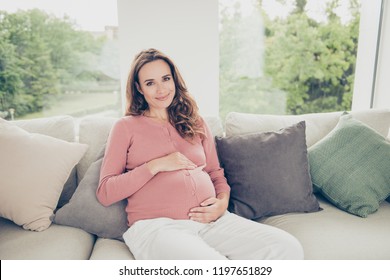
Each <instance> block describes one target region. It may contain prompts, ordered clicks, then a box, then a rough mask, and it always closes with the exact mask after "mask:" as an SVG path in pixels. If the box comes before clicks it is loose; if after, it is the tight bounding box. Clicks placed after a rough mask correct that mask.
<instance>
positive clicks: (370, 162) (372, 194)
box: [309, 114, 390, 217]
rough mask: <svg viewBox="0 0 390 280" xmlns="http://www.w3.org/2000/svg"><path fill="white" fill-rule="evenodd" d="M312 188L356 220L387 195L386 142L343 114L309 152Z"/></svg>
mask: <svg viewBox="0 0 390 280" xmlns="http://www.w3.org/2000/svg"><path fill="white" fill-rule="evenodd" d="M309 163H310V172H311V176H312V180H313V183H314V185H315V186H316V188H318V189H319V191H320V192H321V193H322V194H323V195H324V196H326V197H327V198H328V199H329V200H330V201H331V202H332V203H333V204H335V205H336V206H337V207H339V208H340V209H343V210H345V211H348V212H349V213H352V214H355V215H358V216H360V217H367V215H369V214H372V213H373V212H375V211H377V209H378V208H379V204H380V203H381V202H382V201H383V200H385V199H386V198H387V197H388V196H389V195H390V142H388V141H387V140H386V139H385V137H383V136H382V135H380V134H379V133H377V132H376V131H374V130H373V129H371V128H370V127H368V126H367V125H365V124H364V123H362V122H360V121H358V120H356V119H355V118H353V117H352V116H351V115H349V114H347V115H344V116H342V117H341V118H340V121H339V123H338V124H337V126H336V128H335V129H334V130H332V131H331V132H330V133H329V134H328V135H327V136H326V137H325V138H323V139H322V140H321V141H319V142H318V143H316V144H315V145H313V146H312V147H311V148H309Z"/></svg>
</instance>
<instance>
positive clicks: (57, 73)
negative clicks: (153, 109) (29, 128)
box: [0, 9, 120, 119]
mask: <svg viewBox="0 0 390 280" xmlns="http://www.w3.org/2000/svg"><path fill="white" fill-rule="evenodd" d="M113 42H114V41H113V40H110V38H108V37H107V36H94V34H92V33H90V32H86V31H80V30H77V29H76V28H75V24H74V23H73V22H72V21H71V19H69V18H66V17H65V18H56V17H54V16H52V15H49V14H47V13H45V12H44V11H41V10H38V9H33V10H28V11H22V10H19V11H18V12H15V13H7V12H5V11H0V117H3V118H7V119H10V118H11V117H15V118H33V117H41V116H47V115H58V114H70V115H74V116H81V115H85V114H86V113H93V112H99V111H101V110H107V109H114V110H115V109H118V108H120V105H118V103H119V102H120V97H119V92H120V88H119V85H120V83H119V70H118V71H117V72H118V73H115V70H114V71H113V70H112V69H115V67H116V66H117V65H118V63H115V62H113V61H114V60H115V55H117V54H115V43H113ZM113 44H114V45H113ZM112 52H114V53H112ZM104 53H106V55H105V56H104ZM104 57H111V58H109V59H108V61H107V59H106V61H104ZM110 63H111V64H112V63H114V67H111V68H110V67H107V64H108V65H109V64H110ZM118 68H119V67H118ZM115 92H117V95H118V96H116V97H115V96H113V95H115ZM107 93H108V94H107Z"/></svg>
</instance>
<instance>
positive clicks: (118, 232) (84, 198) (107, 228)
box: [53, 150, 128, 240]
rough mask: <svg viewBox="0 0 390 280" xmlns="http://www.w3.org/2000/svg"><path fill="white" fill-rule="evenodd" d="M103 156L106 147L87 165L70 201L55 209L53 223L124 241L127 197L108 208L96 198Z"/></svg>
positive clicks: (126, 227)
mask: <svg viewBox="0 0 390 280" xmlns="http://www.w3.org/2000/svg"><path fill="white" fill-rule="evenodd" d="M103 155H104V150H102V152H101V153H100V154H99V155H98V159H97V160H96V161H95V162H94V163H92V165H91V166H90V167H89V168H88V170H87V173H85V176H84V178H83V179H82V180H81V182H80V184H79V186H78V187H77V190H76V192H75V193H74V194H73V196H72V198H71V199H70V201H69V203H68V204H66V205H65V206H63V207H62V208H61V209H59V210H58V211H57V212H56V214H55V216H54V219H53V222H54V223H56V224H60V225H67V226H72V227H77V228H80V229H83V230H85V231H87V232H89V233H93V234H95V235H97V236H99V237H104V238H113V239H119V240H123V238H122V235H123V233H124V232H125V231H126V230H127V229H128V226H127V214H126V210H125V208H126V205H127V202H126V200H122V201H120V202H117V203H115V204H113V205H111V206H108V207H105V206H103V205H102V204H100V202H99V201H98V200H97V198H96V189H97V187H98V185H99V176H100V167H101V165H102V161H103Z"/></svg>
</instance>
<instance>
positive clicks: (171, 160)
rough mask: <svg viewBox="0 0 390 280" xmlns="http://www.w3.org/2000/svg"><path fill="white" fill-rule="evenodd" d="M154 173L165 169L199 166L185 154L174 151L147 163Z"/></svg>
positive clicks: (172, 169)
mask: <svg viewBox="0 0 390 280" xmlns="http://www.w3.org/2000/svg"><path fill="white" fill-rule="evenodd" d="M147 166H148V168H149V170H150V171H151V172H152V174H153V175H156V174H157V173H158V172H163V171H175V170H180V169H195V168H196V167H197V166H196V164H195V163H193V162H192V161H191V160H189V159H188V158H187V157H186V156H185V155H183V154H182V153H179V152H174V153H171V154H169V155H166V156H164V157H161V158H156V159H153V160H151V161H149V162H148V163H147Z"/></svg>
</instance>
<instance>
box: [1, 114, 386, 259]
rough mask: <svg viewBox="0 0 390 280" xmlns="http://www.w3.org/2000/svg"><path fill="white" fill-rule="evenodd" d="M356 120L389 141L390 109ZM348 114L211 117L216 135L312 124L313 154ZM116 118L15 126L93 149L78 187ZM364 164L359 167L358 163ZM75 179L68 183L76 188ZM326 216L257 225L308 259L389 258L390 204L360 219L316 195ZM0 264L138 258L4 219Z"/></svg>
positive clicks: (65, 232) (61, 230) (118, 246)
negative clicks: (279, 232)
mask: <svg viewBox="0 0 390 280" xmlns="http://www.w3.org/2000/svg"><path fill="white" fill-rule="evenodd" d="M351 113H352V114H353V116H354V117H356V118H357V119H359V120H361V121H362V122H364V123H366V124H367V125H369V126H371V127H373V128H374V129H375V130H377V131H378V132H379V133H381V134H382V135H386V136H387V137H388V136H389V135H388V133H389V125H390V110H367V111H356V112H351ZM341 114H342V113H341V112H332V113H318V114H307V115H300V116H271V115H252V114H242V113H230V114H229V115H228V116H227V118H226V120H225V121H224V122H221V121H220V120H219V119H217V118H206V121H207V122H208V124H209V125H210V127H211V129H212V132H213V134H214V135H215V136H223V135H227V136H229V135H240V134H245V133H250V132H256V131H263V132H265V131H277V130H278V129H280V128H283V127H286V126H288V125H290V124H293V123H296V122H298V121H300V120H305V121H306V143H307V146H308V147H310V146H312V145H313V144H315V143H316V142H318V141H319V140H320V139H321V138H323V137H325V136H326V135H327V134H328V133H329V132H330V131H331V130H332V129H333V128H334V127H335V126H336V124H337V122H338V120H339V117H340V115H341ZM114 122H115V119H114V118H107V117H86V118H82V119H74V118H72V117H69V116H61V117H52V118H42V119H34V120H28V121H15V122H13V124H15V125H17V126H19V127H21V128H23V129H25V130H27V131H29V132H35V133H41V134H46V135H49V136H52V137H56V138H59V139H64V140H66V141H77V142H80V143H86V144H88V146H89V148H88V150H87V152H86V154H85V155H84V157H83V158H82V159H81V161H80V162H79V163H78V164H77V166H76V169H75V171H76V172H74V173H76V175H77V176H74V175H75V174H74V173H72V174H73V177H72V176H71V178H70V179H69V180H70V181H72V180H73V184H76V185H77V183H78V182H80V181H81V180H82V178H83V177H84V175H85V173H86V171H87V169H88V167H89V166H90V165H91V164H92V163H93V162H94V161H95V159H96V157H97V155H98V154H99V153H100V152H101V150H102V147H104V143H105V142H106V139H107V136H108V134H109V131H110V128H111V126H112V124H113V123H114ZM356 164H359V163H356ZM69 180H68V183H69ZM316 197H317V199H318V201H319V202H320V207H321V208H322V209H323V210H322V211H318V212H313V213H287V214H283V215H277V216H272V217H267V218H262V219H261V220H259V221H258V222H261V223H265V224H269V225H272V226H276V227H278V228H281V229H283V230H285V231H287V232H290V233H291V234H292V235H294V236H295V237H296V238H298V240H299V241H300V242H301V243H302V245H303V248H304V251H305V258H306V259H322V260H325V259H331V260H339V259H390V242H388V241H389V240H390V239H389V236H390V203H389V202H387V201H383V202H382V203H381V205H380V208H379V210H378V211H377V212H375V213H373V214H371V215H369V216H368V217H367V218H361V217H358V216H355V215H352V214H349V213H347V212H345V211H342V210H340V209H339V208H337V207H335V206H334V205H333V204H332V203H330V202H329V201H328V200H327V199H326V198H324V197H323V196H321V195H320V194H319V193H316ZM0 259H2V260H12V259H57V260H58V259H67V260H71V259H77V260H80V259H93V260H100V259H103V260H107V259H134V257H133V255H132V254H131V252H130V251H129V249H128V248H127V246H126V245H125V244H124V243H123V242H122V241H120V240H114V239H107V238H101V237H97V236H96V235H94V234H90V233H88V232H86V231H84V230H82V229H79V228H75V227H69V226H64V225H58V224H55V223H52V224H51V225H50V227H49V228H48V229H46V230H44V231H41V232H34V231H28V230H25V229H23V228H22V227H20V226H18V225H16V224H15V223H13V222H12V221H10V220H7V219H5V218H0Z"/></svg>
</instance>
